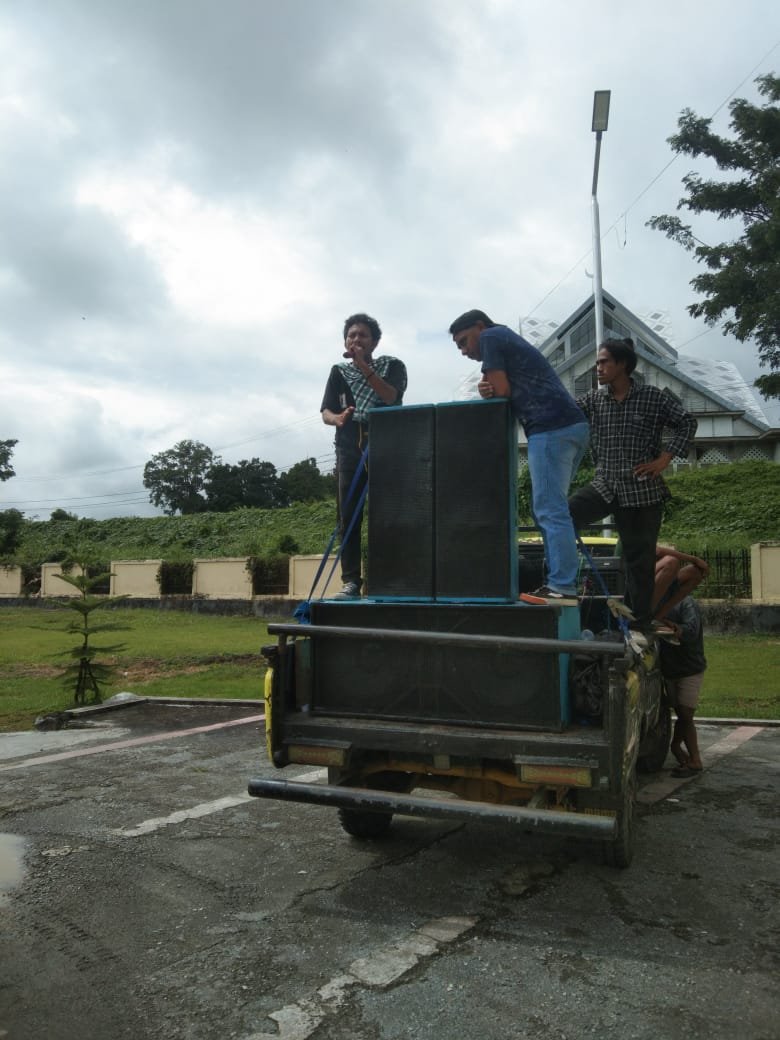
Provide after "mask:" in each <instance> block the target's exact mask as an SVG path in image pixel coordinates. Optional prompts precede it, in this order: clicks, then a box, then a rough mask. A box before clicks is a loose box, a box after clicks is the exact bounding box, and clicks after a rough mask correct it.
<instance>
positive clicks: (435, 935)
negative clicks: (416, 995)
mask: <svg viewBox="0 0 780 1040" xmlns="http://www.w3.org/2000/svg"><path fill="white" fill-rule="evenodd" d="M478 921H479V918H478V917H439V918H437V919H435V920H433V921H429V922H428V923H427V924H424V925H423V926H422V927H421V928H416V929H415V930H414V931H413V932H411V933H410V934H409V935H407V936H406V937H405V938H403V939H399V940H396V941H395V942H391V943H388V944H387V945H386V946H380V947H379V948H378V949H376V950H375V951H374V953H373V954H371V956H369V957H360V958H358V960H356V961H353V962H352V964H350V966H349V968H348V969H347V971H346V972H345V973H344V974H343V975H334V977H333V978H332V979H331V980H330V981H329V982H326V983H325V985H324V986H321V987H320V988H319V989H318V990H317V992H316V993H315V994H313V995H312V996H310V997H304V998H303V999H302V1000H299V1001H297V1002H296V1003H295V1004H286V1005H285V1006H284V1007H283V1008H280V1009H279V1010H278V1011H272V1012H271V1014H270V1015H269V1016H268V1017H269V1018H270V1019H272V1020H273V1021H274V1022H275V1023H276V1029H274V1031H273V1032H270V1033H266V1032H258V1033H252V1034H251V1035H250V1036H247V1037H245V1038H244V1040H266V1037H275V1038H276V1040H306V1038H307V1037H309V1036H311V1035H312V1033H313V1032H314V1030H315V1029H317V1027H318V1026H319V1025H320V1023H321V1022H322V1021H323V1020H324V1019H325V1018H326V1017H327V1016H328V1015H333V1014H335V1013H336V1012H337V1011H338V1009H339V1008H340V1007H341V1006H342V1005H343V1004H344V1001H345V1000H346V997H347V991H348V990H350V989H352V988H354V987H355V986H361V985H362V986H366V987H370V988H372V989H387V987H388V986H391V985H392V984H393V983H394V982H397V981H398V979H400V978H402V977H403V976H404V975H406V974H407V972H409V971H411V970H412V968H414V967H415V966H416V965H417V964H419V962H420V961H421V960H423V959H424V958H426V957H432V956H433V955H434V954H435V953H438V951H439V950H440V949H441V947H442V946H445V945H446V944H447V943H451V942H453V941H454V940H455V939H457V938H458V936H460V935H463V933H464V932H467V931H469V930H470V929H471V928H473V927H474V926H475V925H476V924H477V922H478Z"/></svg>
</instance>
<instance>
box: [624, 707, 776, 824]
mask: <svg viewBox="0 0 780 1040" xmlns="http://www.w3.org/2000/svg"><path fill="white" fill-rule="evenodd" d="M763 731H764V727H763V726H737V727H736V729H733V730H732V731H731V732H730V733H727V734H726V736H725V737H721V738H720V740H716V741H715V743H714V744H711V745H710V746H709V747H708V748H707V749H706V750H705V752H704V756H705V758H706V760H707V765H706V767H705V772H706V770H707V769H708V768H709V767H710V766H711V765H713V764H714V763H715V762H718V761H719V760H720V759H721V758H725V757H726V755H730V754H731V752H732V751H736V750H737V748H738V747H741V746H742V745H743V744H745V743H747V741H748V740H752V739H753V737H755V736H756V734H757V733H763ZM693 779H695V777H692V776H688V777H678V776H671V774H667V775H666V776H663V777H660V778H659V779H658V780H652V781H651V782H650V783H649V784H644V785H643V786H642V787H641V788H640V790H639V791H638V792H637V796H636V800H637V801H638V802H642V803H643V804H644V805H652V804H653V803H654V802H660V801H662V800H663V799H664V798H668V796H669V795H670V794H672V793H673V792H674V791H676V790H677V788H678V787H682V785H683V784H687V783H688V781H689V780H693Z"/></svg>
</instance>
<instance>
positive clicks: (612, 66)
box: [0, 0, 780, 519]
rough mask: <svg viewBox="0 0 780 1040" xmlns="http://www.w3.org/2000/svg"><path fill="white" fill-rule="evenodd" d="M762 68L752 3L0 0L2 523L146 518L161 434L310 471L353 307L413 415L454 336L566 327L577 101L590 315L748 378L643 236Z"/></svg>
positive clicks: (577, 199) (772, 412) (689, 270)
mask: <svg viewBox="0 0 780 1040" xmlns="http://www.w3.org/2000/svg"><path fill="white" fill-rule="evenodd" d="M770 71H773V72H778V71H780V7H779V6H778V5H777V4H776V3H774V2H771V0H743V2H742V3H739V4H735V3H733V2H725V0H708V2H707V3H704V0H696V2H694V0H691V2H689V3H680V2H679V0H676V2H674V3H672V2H669V0H657V2H655V3H653V4H643V5H639V4H626V3H619V2H617V0H591V2H589V3H587V4H585V3H580V2H577V0H568V2H563V0H545V2H544V3H540V2H539V0H219V2H217V0H26V2H25V3H23V4H22V3H13V2H12V0H0V141H1V144H2V162H1V163H0V214H1V217H0V221H1V224H0V417H1V419H2V421H1V422H0V439H6V438H11V437H14V438H17V439H18V441H19V444H18V446H17V448H16V450H15V454H14V458H13V465H14V468H15V469H16V473H17V476H16V477H15V478H14V479H12V480H10V481H7V482H6V483H4V484H0V509H2V508H9V507H11V506H13V507H15V508H18V509H22V510H23V511H24V512H25V515H27V516H28V517H31V518H33V517H39V518H41V519H43V518H46V517H47V516H48V515H49V512H50V511H51V509H53V508H56V507H58V506H60V507H64V508H66V509H68V510H69V511H71V512H75V513H78V515H80V516H92V517H96V518H103V517H107V516H118V515H151V514H153V513H154V512H155V510H154V509H153V508H152V507H151V505H150V504H149V501H148V494H147V492H146V491H145V490H144V488H143V485H142V483H141V476H142V471H143V466H144V463H145V462H147V461H148V460H149V458H150V457H151V456H152V455H153V454H155V453H156V452H159V451H163V450H166V449H168V448H170V447H172V446H173V445H174V444H176V443H177V442H178V441H180V440H182V439H184V438H190V439H193V440H198V441H202V442H204V443H205V444H207V445H209V447H211V448H212V449H213V450H214V451H215V452H216V453H218V454H219V455H221V456H222V459H223V461H225V462H231V463H235V462H237V461H239V460H240V459H245V458H253V457H257V458H260V459H262V460H268V461H271V462H273V463H274V465H275V466H276V467H277V468H278V469H279V470H283V469H285V468H287V467H289V466H290V465H292V464H293V463H295V462H297V461H299V460H300V459H302V458H306V457H309V456H314V457H315V458H317V460H318V462H319V464H320V466H321V468H323V469H327V468H330V465H331V464H332V459H333V453H332V430H331V429H329V428H326V427H324V426H323V425H322V423H321V420H320V417H319V405H320V401H321V398H322V391H323V387H324V384H325V380H326V377H327V373H328V370H329V367H330V365H331V364H332V363H334V362H335V361H338V360H340V355H341V341H340V335H341V327H342V323H343V320H344V318H345V317H346V316H347V315H348V314H350V313H352V312H354V311H357V310H365V311H368V312H369V313H371V314H373V315H375V316H376V317H377V318H378V320H379V321H380V324H381V325H382V327H383V330H384V337H383V340H382V344H381V347H382V350H381V351H380V352H384V353H390V354H394V355H396V356H399V357H401V358H403V359H404V360H405V362H406V364H407V367H408V371H409V392H408V395H407V398H406V400H407V402H408V403H421V402H426V401H441V400H448V399H451V398H452V397H453V396H454V394H455V391H456V388H457V386H458V384H459V382H460V380H461V378H462V377H463V376H464V375H465V374H466V372H467V370H468V369H469V367H470V366H471V365H472V364H473V363H471V362H469V361H466V360H464V359H463V358H461V357H460V355H459V354H458V352H457V351H456V349H455V348H454V346H453V345H452V342H451V340H450V339H449V337H448V336H447V332H446V330H447V326H448V325H449V323H450V321H451V320H452V319H453V318H454V317H455V316H456V315H457V314H459V313H460V312H461V311H463V310H466V309H468V308H471V307H481V308H483V309H484V310H486V311H488V313H489V314H490V315H491V316H492V317H493V318H494V320H497V321H503V322H506V323H507V324H509V325H512V326H513V327H517V325H518V322H519V321H521V320H522V319H524V318H527V317H529V316H533V317H536V318H545V319H553V320H557V321H561V320H563V319H564V318H566V316H567V315H568V314H569V313H570V312H571V311H572V310H573V309H574V308H575V307H576V306H578V305H579V304H580V303H581V302H582V301H583V300H584V299H585V298H586V297H587V296H588V294H589V293H590V292H591V290H592V285H591V280H590V278H589V276H588V272H589V271H592V266H593V265H592V256H591V253H590V248H591V208H590V191H591V178H592V172H593V154H594V135H593V134H592V133H591V129H590V124H591V108H592V100H593V91H594V90H596V89H610V90H611V91H612V107H611V113H610V124H609V130H608V132H607V134H606V135H605V137H604V142H603V148H602V155H601V166H600V181H599V202H600V212H601V228H602V232H603V247H602V249H603V281H604V286H605V288H606V289H608V290H609V291H610V292H612V294H613V295H615V296H617V297H618V298H619V299H620V300H621V301H622V302H623V303H625V304H626V305H627V306H628V307H629V308H631V309H632V310H634V311H635V312H636V313H639V314H643V313H647V312H648V311H650V310H651V309H659V310H662V311H665V312H667V313H668V316H669V318H670V320H671V337H670V338H671V340H672V342H673V343H674V344H675V345H676V346H677V347H678V348H681V349H682V351H683V352H685V353H689V354H695V355H698V356H703V357H714V358H723V359H728V360H731V361H734V362H735V363H736V364H737V366H738V367H739V369H740V371H741V372H742V374H743V375H744V376H745V378H746V379H747V380H748V381H749V382H752V381H753V379H754V378H755V377H756V376H757V375H758V374H759V373H760V369H759V368H758V366H757V365H756V363H755V352H754V350H753V348H751V347H750V346H749V345H741V344H738V343H736V342H734V341H732V340H729V339H725V338H724V337H723V336H722V334H721V333H720V332H719V331H717V330H711V331H708V330H707V327H706V326H705V325H704V324H703V323H701V322H695V321H693V319H691V318H690V317H689V316H688V314H687V312H686V309H685V308H686V304H688V303H690V302H691V300H692V299H693V297H692V294H691V290H690V289H689V285H688V283H689V281H690V279H691V278H692V277H693V276H694V275H695V274H696V273H697V268H696V266H695V265H694V263H693V262H692V260H691V258H690V257H689V256H688V255H687V254H686V253H684V252H683V251H682V250H681V249H680V248H679V247H678V246H675V245H674V244H672V243H670V242H668V241H667V239H666V238H664V237H663V236H662V235H661V234H659V233H657V232H653V231H650V230H649V229H648V228H646V227H645V226H644V225H645V221H646V220H647V219H648V217H650V216H651V215H653V214H657V213H664V212H673V211H674V208H675V206H676V203H677V201H678V199H679V198H680V195H681V194H682V188H681V184H680V181H681V178H682V176H683V175H684V174H685V173H686V172H688V170H689V169H691V168H692V167H693V163H692V162H691V161H690V160H682V159H677V160H676V161H674V162H673V163H672V164H671V166H669V168H668V169H665V167H666V166H667V164H668V163H669V161H670V159H672V153H671V151H670V149H669V146H668V145H667V143H666V138H667V137H668V136H669V135H670V134H672V133H673V132H674V131H675V129H676V126H677V118H678V115H679V114H680V112H681V110H682V109H683V108H685V107H690V108H693V109H694V110H695V111H696V112H697V113H698V114H700V115H703V116H710V115H714V116H715V123H714V125H715V128H716V129H717V130H719V131H723V132H726V131H727V126H728V110H727V106H726V102H727V101H728V100H729V99H730V98H731V97H732V96H735V95H736V96H739V97H748V98H750V99H753V100H755V99H757V97H758V96H757V93H756V89H755V85H754V82H753V81H754V79H755V76H757V75H759V74H761V73H765V72H770ZM701 169H702V172H705V173H707V174H711V173H713V172H714V170H713V169H711V168H709V167H707V166H706V165H704V166H702V167H701ZM725 230H728V229H725ZM697 231H698V233H699V237H701V238H703V239H705V240H714V236H715V235H718V234H722V233H723V232H724V228H722V227H718V226H716V225H714V224H712V225H710V226H709V227H707V226H706V225H705V224H703V223H700V224H698V225H697ZM708 235H709V236H710V238H709V239H708ZM764 409H765V412H766V413H767V415H768V416H769V418H770V419H771V420H772V421H773V422H775V423H777V422H779V421H780V416H779V415H778V409H777V407H776V406H770V405H767V404H764Z"/></svg>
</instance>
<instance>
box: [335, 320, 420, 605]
mask: <svg viewBox="0 0 780 1040" xmlns="http://www.w3.org/2000/svg"><path fill="white" fill-rule="evenodd" d="M381 337H382V330H381V329H380V327H379V323H378V322H377V321H376V319H375V318H371V317H369V315H368V314H352V315H350V317H349V318H347V320H346V321H345V322H344V357H345V358H349V359H350V360H349V361H348V362H342V363H341V364H339V365H334V366H333V368H331V370H330V375H329V376H328V382H327V384H326V386H325V395H324V397H323V398H322V404H321V405H320V412H321V414H322V421H323V422H324V423H325V424H326V425H327V426H335V427H336V476H337V479H338V517H339V528H340V531H341V579H342V582H343V587H342V589H341V592H339V593H338V594H337V597H336V598H339V599H354V598H356V597H358V596H359V595H360V589H361V581H362V579H361V574H360V563H361V558H360V528H361V524H362V520H363V509H362V507H361V509H360V511H359V512H358V513H357V516H356V517H355V522H354V524H353V527H352V531H351V532H350V535H349V538H347V539H346V541H345V540H344V535H345V534H346V531H347V529H348V527H349V525H350V522H351V521H352V514H353V512H355V506H356V505H357V503H358V502H359V500H360V496H361V494H362V492H363V488H364V487H365V484H366V481H367V480H368V469H367V467H366V466H365V464H364V466H363V472H362V474H361V475H360V476H359V478H358V480H357V484H356V486H355V488H354V489H353V491H352V495H351V496H349V489H350V487H351V485H352V481H353V479H354V477H355V473H356V471H357V469H358V467H359V466H360V459H361V457H362V455H363V449H364V448H365V446H366V444H367V443H368V412H369V410H370V409H371V408H381V407H383V406H386V405H393V404H401V403H402V401H403V396H404V391H405V390H406V366H405V365H404V363H403V362H402V361H399V360H398V358H394V357H390V356H389V355H382V356H381V357H377V358H375V357H374V356H373V354H374V350H375V348H376V346H377V344H378V343H379V340H380V339H381ZM348 496H349V501H348V500H347V499H348Z"/></svg>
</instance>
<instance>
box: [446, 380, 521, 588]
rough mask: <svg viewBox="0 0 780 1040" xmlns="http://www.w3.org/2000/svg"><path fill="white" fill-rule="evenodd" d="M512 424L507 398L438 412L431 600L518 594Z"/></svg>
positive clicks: (468, 404) (513, 434)
mask: <svg viewBox="0 0 780 1040" xmlns="http://www.w3.org/2000/svg"><path fill="white" fill-rule="evenodd" d="M516 530H517V425H516V423H515V420H514V418H513V416H512V413H511V410H510V408H509V404H508V402H506V401H469V402H466V403H463V404H457V405H451V404H448V405H439V406H438V407H437V409H436V535H435V572H436V598H437V599H460V600H479V599H492V600H499V601H511V600H515V599H517V540H516Z"/></svg>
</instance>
